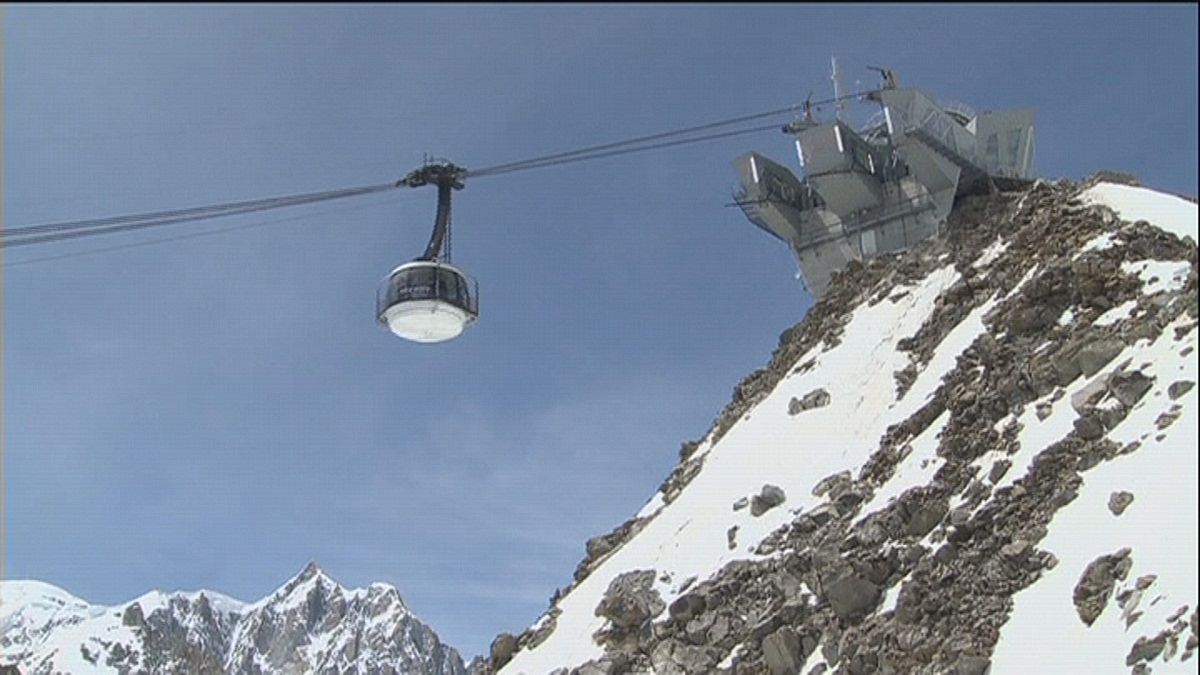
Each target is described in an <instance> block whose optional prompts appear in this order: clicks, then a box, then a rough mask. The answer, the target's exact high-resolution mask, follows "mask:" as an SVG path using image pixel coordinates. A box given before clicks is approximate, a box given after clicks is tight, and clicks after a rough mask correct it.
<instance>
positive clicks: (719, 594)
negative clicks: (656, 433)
mask: <svg viewBox="0 0 1200 675" xmlns="http://www.w3.org/2000/svg"><path fill="white" fill-rule="evenodd" d="M1113 178H1118V180H1113ZM1107 179H1108V180H1098V179H1093V180H1091V181H1088V182H1087V183H1086V184H1084V185H1077V184H1074V183H1071V182H1069V181H1058V182H1047V181H1037V182H1035V183H1033V184H1030V185H1027V186H1024V187H1022V188H1020V189H1017V190H1013V191H1008V192H998V193H992V194H985V195H976V196H970V197H965V198H963V199H961V200H960V201H959V203H958V204H957V205H956V207H955V210H954V211H953V212H951V214H950V217H949V219H948V222H947V223H946V225H945V227H944V230H945V231H944V233H943V235H942V236H940V237H938V238H936V239H932V240H929V241H926V242H922V243H920V244H919V245H917V246H915V247H913V248H912V249H911V250H908V251H906V252H903V253H899V254H894V255H887V256H881V257H878V258H874V259H871V260H869V261H867V262H864V263H858V262H852V263H850V264H849V265H848V266H847V267H845V268H844V269H842V270H841V271H839V272H838V273H836V274H834V276H833V278H832V280H831V282H830V284H829V287H828V290H827V292H826V294H825V295H824V296H823V297H822V299H821V300H820V301H819V302H818V303H817V304H816V305H814V306H813V308H812V309H811V310H810V311H809V312H808V315H807V316H806V317H805V319H804V320H803V321H802V322H801V323H800V324H798V325H797V326H795V327H793V328H791V329H789V330H787V331H786V332H784V333H783V335H782V336H781V337H780V342H779V348H778V349H777V350H776V352H775V354H774V355H773V358H772V359H771V361H770V363H769V364H768V365H767V366H766V367H765V368H763V369H761V370H759V371H757V372H755V373H753V374H751V375H750V376H749V377H747V378H746V379H745V380H743V381H742V382H741V383H740V384H739V385H738V386H737V387H736V388H735V389H734V393H733V400H732V401H731V402H730V403H729V404H728V405H727V406H726V407H725V409H724V410H723V411H722V412H721V413H720V415H719V416H718V417H717V418H716V420H715V421H714V423H713V426H712V428H711V429H710V431H709V432H708V433H707V434H706V435H705V436H704V437H703V438H702V439H701V440H700V441H698V442H690V443H685V444H684V445H683V448H682V449H681V452H680V463H679V465H678V466H677V467H676V469H675V470H674V471H673V472H672V474H671V475H670V476H669V477H668V478H667V480H666V481H665V482H664V483H663V484H662V486H661V488H660V490H659V491H658V493H657V494H655V495H654V496H653V497H652V498H651V499H650V500H649V502H648V503H647V504H646V505H645V506H644V507H643V508H642V510H641V511H640V512H639V513H638V514H637V515H636V516H634V517H633V518H631V519H630V520H628V521H626V522H625V523H622V524H621V525H620V526H618V527H616V528H615V529H614V530H613V531H612V532H610V533H608V534H605V535H601V536H598V537H595V538H593V539H592V540H590V541H588V542H587V555H586V557H585V558H584V560H583V561H582V562H581V563H580V564H579V567H578V569H577V570H576V572H575V578H574V581H573V582H572V583H571V585H570V586H569V587H567V588H565V589H560V590H558V591H557V592H555V593H554V596H553V597H554V599H553V601H552V604H551V606H550V608H549V609H548V610H547V612H546V613H545V614H544V615H543V616H542V617H541V618H540V619H539V620H538V621H537V622H536V623H535V624H534V625H533V626H531V627H529V628H528V629H527V630H525V631H524V632H522V633H520V634H519V635H511V634H502V635H500V636H499V637H498V638H497V639H496V640H495V641H494V642H493V644H492V649H491V654H490V661H489V663H487V664H480V665H479V667H478V668H477V669H478V670H481V671H488V670H499V671H500V672H501V673H504V674H505V675H508V674H514V673H524V674H526V675H541V674H545V673H555V674H556V675H566V674H567V673H570V674H571V675H599V674H607V673H642V672H653V673H656V674H657V675H674V674H680V673H730V674H732V673H755V674H758V673H771V674H773V675H784V674H793V673H805V674H806V675H820V674H821V673H832V672H837V673H851V674H854V675H865V674H870V673H881V674H882V673H939V674H941V673H955V674H959V675H983V674H984V673H987V672H989V671H990V670H991V669H993V668H994V669H995V672H997V673H1050V672H1053V673H1067V672H1070V673H1083V672H1087V673H1110V672H1111V673H1129V672H1130V671H1131V669H1132V672H1134V673H1147V672H1150V670H1151V669H1153V672H1154V673H1156V674H1158V673H1162V672H1195V667H1196V665H1195V660H1194V659H1195V658H1196V650H1197V646H1198V645H1197V642H1198V634H1200V628H1198V625H1197V611H1196V606H1197V600H1200V593H1198V590H1197V579H1196V569H1197V529H1198V528H1197V509H1196V489H1197V484H1198V470H1197V452H1196V447H1197V421H1198V420H1197V390H1196V388H1195V384H1196V379H1197V359H1196V353H1195V350H1196V342H1197V333H1198V332H1200V331H1197V330H1196V327H1197V315H1198V313H1200V310H1198V307H1197V249H1196V241H1197V238H1198V237H1197V209H1196V204H1195V202H1193V201H1190V200H1185V199H1181V198H1178V197H1174V196H1171V195H1165V194H1162V193H1157V192H1154V191H1152V190H1148V189H1144V188H1141V187H1138V186H1136V185H1130V184H1126V183H1127V182H1128V181H1125V182H1124V183H1123V182H1120V180H1119V177H1114V176H1109V177H1107Z"/></svg>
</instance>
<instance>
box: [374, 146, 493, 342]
mask: <svg viewBox="0 0 1200 675" xmlns="http://www.w3.org/2000/svg"><path fill="white" fill-rule="evenodd" d="M466 175H467V171H466V169H464V168H462V167H460V166H457V165H455V164H453V163H451V162H448V161H437V162H428V161H427V162H426V163H425V165H424V166H422V167H421V168H419V169H416V170H414V171H412V172H410V173H409V174H408V175H407V176H405V177H404V178H403V179H401V180H400V181H398V182H397V183H396V187H402V186H407V187H413V188H416V187H421V186H424V185H436V186H437V191H438V197H437V215H436V216H435V217H434V221H433V233H432V234H430V236H429V244H427V245H426V246H425V252H424V253H423V254H422V255H421V256H420V257H418V258H416V259H414V260H412V261H410V262H407V263H404V264H403V265H400V266H399V267H397V268H396V269H394V270H392V271H391V273H389V274H388V275H387V277H386V278H385V279H384V280H383V282H382V283H381V284H380V287H379V293H378V294H377V296H376V316H377V318H378V320H379V323H380V324H382V325H384V326H387V327H388V329H389V330H391V331H392V332H393V333H395V334H396V335H398V336H399V337H402V338H404V339H406V340H412V341H414V342H426V343H431V342H445V341H446V340H451V339H454V338H456V337H458V336H459V335H460V334H461V333H462V332H463V331H464V330H466V329H467V327H468V326H470V325H471V324H473V323H475V320H476V319H478V318H479V286H478V284H477V283H476V282H475V280H474V279H472V278H471V277H470V276H468V275H467V274H466V273H465V272H463V271H462V270H460V269H458V268H457V267H455V266H454V265H452V264H451V263H450V196H451V194H452V193H453V191H454V190H461V189H463V187H464V186H465V182H464V180H465V178H466Z"/></svg>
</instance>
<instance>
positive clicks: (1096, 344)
mask: <svg viewBox="0 0 1200 675" xmlns="http://www.w3.org/2000/svg"><path fill="white" fill-rule="evenodd" d="M1124 350H1125V343H1123V342H1121V341H1120V340H1114V339H1111V338H1102V339H1099V340H1093V341H1091V342H1089V343H1087V344H1086V345H1084V346H1083V347H1082V348H1081V349H1080V350H1079V352H1078V353H1076V355H1075V358H1076V360H1077V361H1078V363H1079V369H1080V370H1081V371H1082V372H1083V374H1084V375H1086V376H1087V377H1091V376H1092V375H1095V374H1096V373H1098V372H1100V369H1101V368H1103V367H1104V366H1106V365H1108V362H1109V361H1112V360H1113V359H1114V358H1116V356H1117V354H1120V353H1121V352H1122V351H1124Z"/></svg>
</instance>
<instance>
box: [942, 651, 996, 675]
mask: <svg viewBox="0 0 1200 675" xmlns="http://www.w3.org/2000/svg"><path fill="white" fill-rule="evenodd" d="M950 672H951V673H953V675H988V674H989V673H991V672H992V660H991V659H989V658H988V657H986V656H975V655H964V656H960V657H958V660H957V661H955V662H954V668H953V669H951V671H950Z"/></svg>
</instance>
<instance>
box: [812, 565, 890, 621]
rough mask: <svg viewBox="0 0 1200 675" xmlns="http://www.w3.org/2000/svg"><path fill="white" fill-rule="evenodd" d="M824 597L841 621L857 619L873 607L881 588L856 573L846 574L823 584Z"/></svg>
mask: <svg viewBox="0 0 1200 675" xmlns="http://www.w3.org/2000/svg"><path fill="white" fill-rule="evenodd" d="M824 586H825V588H824V590H825V599H826V600H828V601H829V605H830V607H832V608H833V612H834V614H837V616H838V618H839V619H841V620H842V621H847V622H850V621H857V620H858V619H861V618H863V617H865V616H866V615H867V614H869V613H870V612H871V610H873V609H875V605H876V604H877V603H878V602H879V598H880V595H881V590H880V588H879V586H878V585H876V584H874V583H871V581H870V580H868V579H865V578H863V577H861V576H859V575H858V574H854V573H851V574H848V575H845V576H843V577H841V578H838V579H834V580H833V581H831V582H828V583H826V584H825V585H824Z"/></svg>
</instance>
